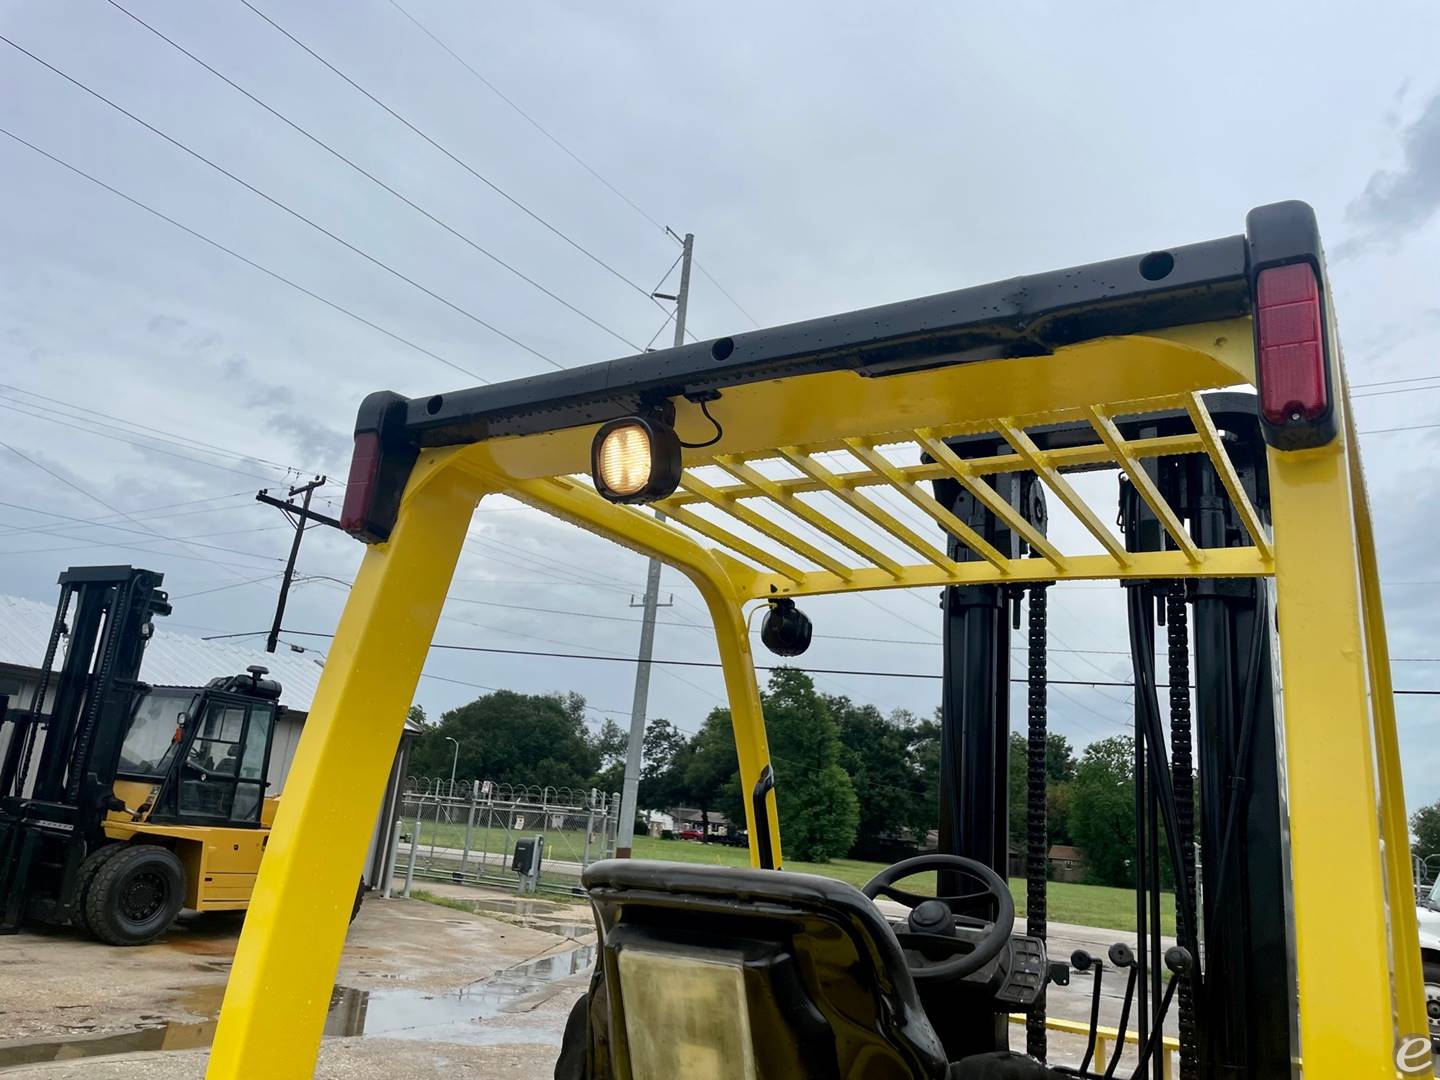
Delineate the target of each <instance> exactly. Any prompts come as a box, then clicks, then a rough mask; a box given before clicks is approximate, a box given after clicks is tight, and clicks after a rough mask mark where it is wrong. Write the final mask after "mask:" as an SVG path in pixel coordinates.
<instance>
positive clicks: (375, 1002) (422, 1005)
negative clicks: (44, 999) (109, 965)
mask: <svg viewBox="0 0 1440 1080" xmlns="http://www.w3.org/2000/svg"><path fill="white" fill-rule="evenodd" d="M594 962H595V946H594V945H582V946H580V947H579V948H577V949H572V950H570V951H568V952H563V953H558V954H556V955H554V956H545V957H541V958H540V959H538V960H529V961H526V962H525V963H522V964H516V965H515V966H513V967H510V968H506V969H505V970H504V971H500V972H497V973H496V974H494V975H492V976H490V977H489V978H486V979H481V980H480V981H479V982H476V983H472V984H471V985H470V986H466V987H462V988H461V989H459V990H456V991H452V992H450V993H442V994H431V993H425V992H423V991H420V990H356V989H353V988H351V987H346V986H337V987H336V988H335V992H334V994H332V995H331V998H330V1012H329V1015H328V1017H327V1018H326V1020H325V1034H326V1035H327V1036H355V1035H383V1036H385V1037H387V1038H392V1039H406V1038H408V1039H438V1040H440V1041H448V1042H464V1043H467V1044H471V1045H482V1046H483V1045H498V1044H500V1043H504V1042H510V1041H516V1040H520V1041H525V1042H535V1041H536V1035H535V1033H533V1032H530V1031H528V1030H523V1029H518V1028H514V1027H506V1026H504V1025H484V1024H480V1023H477V1021H484V1020H490V1019H493V1018H495V1017H497V1016H500V1015H501V1014H503V1013H504V1012H505V1010H506V1009H507V1007H509V1006H510V1005H512V1004H514V1003H515V1002H516V1001H519V1000H520V999H522V998H525V997H529V996H530V995H532V994H535V993H537V992H539V991H540V990H542V989H544V987H545V986H546V985H547V984H548V983H552V982H554V981H556V980H557V979H563V978H565V977H567V976H569V975H577V974H580V973H581V972H583V971H586V970H588V969H589V968H590V966H591V965H592V964H593V963H594ZM219 992H220V991H219V989H218V988H217V989H211V988H206V990H205V991H202V992H201V994H200V995H198V996H197V997H196V998H195V999H194V1000H193V1001H191V1002H188V1003H187V1006H188V1007H189V1008H192V1009H196V1011H200V1008H199V1007H200V1006H207V1007H208V1008H212V1009H218V1005H219V1001H218V996H219ZM215 1027H216V1021H215V1020H214V1019H210V1020H201V1021H199V1022H196V1023H181V1022H177V1021H172V1022H169V1023H164V1024H157V1025H154V1026H149V1027H142V1028H138V1029H136V1030H132V1031H123V1032H120V1033H118V1034H114V1035H87V1034H72V1035H62V1036H55V1037H52V1038H48V1039H37V1040H34V1041H28V1042H15V1043H9V1044H0V1069H7V1068H12V1067H14V1066H17V1065H33V1064H36V1063H39V1062H44V1061H71V1060H75V1059H77V1058H88V1057H103V1056H106V1055H109V1054H131V1053H135V1052H137V1051H141V1050H193V1049H196V1048H198V1047H204V1046H209V1045H210V1042H211V1040H212V1039H213V1038H214V1037H215ZM540 1041H548V1040H546V1039H544V1038H542V1039H541V1040H540Z"/></svg>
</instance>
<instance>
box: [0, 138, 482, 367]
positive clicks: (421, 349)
mask: <svg viewBox="0 0 1440 1080" xmlns="http://www.w3.org/2000/svg"><path fill="white" fill-rule="evenodd" d="M0 135H5V136H8V137H9V138H11V139H13V140H15V141H16V142H18V143H19V144H20V145H21V146H24V147H27V148H29V149H31V150H34V151H35V153H37V154H39V155H40V156H41V157H43V158H48V159H49V160H50V161H53V162H54V163H55V164H56V165H59V166H60V167H61V168H62V169H69V170H70V171H71V172H72V173H74V174H75V175H76V176H79V177H82V178H83V179H86V180H89V181H90V182H91V183H92V184H94V185H95V186H96V187H100V188H104V189H105V190H106V191H108V192H110V194H112V195H115V196H118V197H119V198H121V199H124V200H125V201H126V202H128V203H129V204H130V205H131V206H136V207H139V208H140V209H141V210H144V211H145V212H146V213H147V214H153V215H154V216H155V217H157V218H159V219H160V220H161V221H163V222H165V223H166V224H168V225H173V226H175V228H177V229H179V230H180V231H181V232H183V233H187V234H189V235H190V236H193V237H194V238H195V239H196V240H200V241H203V242H204V243H207V244H209V245H210V246H211V247H213V248H215V249H216V250H218V251H223V252H224V253H225V254H226V255H229V256H230V257H231V258H232V259H238V260H239V261H240V262H242V263H244V264H245V265H246V266H248V267H250V268H251V269H252V270H259V271H260V272H261V273H262V274H265V275H266V276H267V277H271V278H274V279H275V280H276V281H278V282H280V283H281V284H282V285H288V286H290V288H292V289H294V290H295V291H296V292H301V293H304V294H305V295H306V296H308V297H310V299H312V300H318V301H320V303H322V304H324V305H325V306H326V307H328V308H332V309H334V310H335V311H338V312H340V314H342V315H346V316H349V317H350V318H352V319H354V320H355V321H356V322H358V323H361V324H362V325H364V326H368V327H369V328H370V329H371V330H377V331H379V332H380V333H382V334H384V335H385V336H386V337H388V338H390V339H391V340H393V341H398V342H399V343H400V344H402V345H406V346H408V347H409V348H412V349H414V350H415V351H416V352H418V353H424V354H425V355H426V356H428V357H430V358H431V359H432V360H438V361H440V363H442V364H444V365H445V366H446V367H448V368H454V369H455V370H456V371H458V372H460V373H462V374H464V375H469V376H470V377H471V378H472V379H476V380H478V381H480V382H482V383H488V382H489V381H490V380H489V379H486V378H485V377H483V376H481V375H477V374H476V373H475V372H473V371H471V370H470V369H469V368H464V367H461V366H460V365H459V364H457V363H455V362H454V361H453V360H447V359H445V357H443V356H441V355H440V354H439V353H436V352H431V351H430V350H429V349H427V348H425V346H423V345H417V344H416V343H415V342H413V341H411V340H410V339H409V338H405V337H401V336H400V335H399V334H397V333H395V332H394V331H393V330H387V329H385V327H383V326H380V325H379V324H377V323H373V322H371V321H370V320H369V319H367V318H365V316H363V315H357V314H356V313H355V312H353V311H351V310H350V309H349V308H347V307H342V306H341V305H340V304H337V303H336V302H335V301H334V300H329V299H326V298H325V297H323V296H321V295H320V294H319V293H316V292H311V291H310V290H309V289H307V288H306V287H305V286H304V285H301V284H298V283H297V282H294V281H291V280H290V279H289V278H287V277H285V276H284V275H283V274H280V273H277V272H276V271H274V270H271V269H270V268H269V267H267V266H261V265H260V264H259V263H257V262H255V261H254V260H253V259H247V258H246V257H245V256H244V255H241V254H240V253H239V252H238V251H235V250H233V249H232V248H228V247H226V246H225V245H224V244H222V243H220V242H219V241H218V240H212V239H210V237H208V236H206V235H205V234H204V233H201V232H196V231H195V230H194V229H192V228H190V226H188V225H182V224H181V223H180V222H178V221H176V220H175V219H174V218H172V217H170V216H168V215H166V214H163V213H161V212H160V211H159V210H156V209H155V208H154V207H153V206H147V205H146V204H145V203H143V202H141V201H140V200H139V199H137V198H135V197H134V196H133V195H127V194H125V192H123V191H121V190H120V189H119V188H113V187H111V186H110V185H109V184H107V183H105V181H104V180H100V179H98V178H96V177H94V176H91V175H90V174H89V173H87V172H85V171H84V170H83V169H79V168H77V167H76V166H74V165H71V164H70V163H69V162H68V161H64V160H62V159H61V158H58V157H56V156H55V155H54V154H52V153H50V152H49V151H48V150H42V149H40V147H38V146H36V145H35V144H34V143H32V142H27V141H26V140H24V139H22V138H21V137H20V136H19V135H16V134H15V133H14V132H13V131H7V130H5V129H4V128H0Z"/></svg>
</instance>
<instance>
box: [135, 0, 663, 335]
mask: <svg viewBox="0 0 1440 1080" xmlns="http://www.w3.org/2000/svg"><path fill="white" fill-rule="evenodd" d="M107 3H109V4H110V6H111V7H113V8H115V9H116V10H117V11H119V12H121V13H123V14H124V15H126V16H128V17H129V18H130V19H132V20H134V21H135V22H136V23H138V24H139V25H141V26H143V27H144V28H145V29H146V30H148V31H150V33H152V34H154V35H155V36H156V37H157V38H159V39H160V40H161V41H163V42H165V43H166V44H167V45H169V46H171V47H172V48H173V49H175V50H176V51H177V52H181V53H183V54H184V55H186V56H188V57H189V58H190V59H191V60H193V61H194V62H195V63H197V64H199V65H200V66H201V67H203V68H204V69H205V70H206V71H208V72H210V74H211V75H214V76H215V77H216V78H217V79H219V80H220V81H222V82H223V83H225V84H226V85H227V86H229V87H231V88H232V89H234V90H235V91H237V92H238V93H240V94H243V95H244V96H245V97H246V98H248V99H249V100H250V101H252V102H254V103H255V104H256V105H258V106H260V108H262V109H264V110H265V111H266V112H268V113H269V114H270V115H271V116H273V117H275V118H276V119H277V120H279V121H281V122H282V123H284V124H286V125H287V126H289V127H290V128H291V129H292V130H294V131H297V132H299V133H300V134H301V135H303V136H305V138H307V139H309V140H310V141H311V142H312V143H314V144H315V145H316V146H318V147H320V148H321V149H322V150H324V151H325V152H326V153H328V154H330V155H331V156H332V157H334V158H336V159H337V160H339V161H341V162H344V163H345V164H346V165H348V166H349V167H350V168H351V169H353V170H355V171H356V172H357V173H359V174H360V175H361V176H363V177H365V178H366V179H367V180H369V181H370V182H371V183H373V184H375V185H376V186H378V187H380V188H383V189H384V190H385V191H388V192H389V193H390V194H391V195H393V196H395V198H397V199H399V200H400V201H401V202H403V203H404V204H405V205H406V206H408V207H410V208H411V209H412V210H414V211H416V212H417V213H419V214H421V215H423V216H424V217H425V218H426V219H427V220H429V221H431V222H433V223H434V224H436V225H438V226H440V228H442V229H444V230H445V231H446V232H448V233H449V234H450V235H451V236H454V237H455V238H456V239H458V240H460V241H462V242H463V243H465V244H467V245H469V246H470V247H471V248H472V249H473V250H475V251H478V252H479V253H480V254H481V255H484V256H485V257H486V258H487V259H490V260H491V261H492V262H494V263H495V264H496V265H498V266H501V267H503V268H504V269H506V270H508V271H509V272H510V273H512V274H514V275H515V276H516V277H518V278H519V279H520V280H521V281H524V282H525V283H526V284H528V285H531V286H533V287H534V288H536V289H538V290H539V291H540V292H542V293H544V294H545V295H546V296H548V297H550V299H552V300H554V301H555V302H556V303H557V304H559V305H561V306H562V307H564V308H566V309H568V310H569V311H572V312H574V313H575V314H576V315H578V316H580V318H582V319H584V320H585V321H586V322H588V323H590V324H591V325H592V326H595V327H598V328H599V329H601V330H603V331H605V333H607V334H609V335H610V336H611V337H613V338H615V339H616V340H617V341H619V342H620V343H621V344H623V345H628V346H629V347H630V348H632V349H635V350H636V351H639V348H640V347H639V346H638V345H636V344H635V343H634V342H633V341H631V340H630V339H629V338H627V337H626V336H625V335H624V334H622V333H620V332H619V331H618V330H615V329H614V328H612V327H610V326H607V325H605V324H604V323H603V322H601V321H600V320H599V319H596V318H595V317H593V316H592V315H590V314H588V313H587V312H584V311H582V310H581V309H580V308H578V307H576V306H575V305H574V304H572V303H570V301H568V300H566V299H565V298H564V297H562V296H559V295H557V294H556V293H554V292H552V291H551V290H550V289H548V288H546V287H545V286H544V285H542V284H541V283H540V282H538V281H536V280H535V279H534V278H532V277H530V276H529V275H528V274H526V273H525V272H524V271H522V270H520V269H518V268H517V267H515V266H512V265H511V264H510V263H508V262H506V261H505V260H504V259H502V258H501V257H500V256H499V255H496V254H495V253H494V252H493V251H491V250H490V249H489V248H487V247H484V246H483V245H481V244H480V243H479V242H477V241H476V240H474V239H472V238H471V237H469V236H466V235H465V234H464V233H462V232H460V230H458V229H456V228H454V227H453V226H451V225H450V224H449V222H446V221H443V220H441V219H440V218H439V217H436V216H435V215H434V214H432V213H431V212H430V211H429V210H426V209H425V208H424V207H423V206H421V205H419V204H418V203H416V202H415V201H414V200H413V199H410V198H409V197H408V196H406V195H403V194H402V193H400V192H399V191H397V190H395V188H393V187H391V186H390V185H389V184H387V183H386V182H385V181H384V180H381V179H380V178H379V177H378V176H376V175H375V174H374V173H372V172H370V171H369V170H367V169H365V168H364V167H363V166H361V165H358V164H356V162H355V161H353V160H352V159H350V158H348V157H346V156H345V155H344V154H342V153H341V152H340V151H339V150H336V149H335V148H334V147H333V146H331V145H330V144H329V143H327V142H325V141H324V140H323V139H321V138H320V137H319V136H317V135H315V134H314V133H313V132H311V131H310V130H309V129H308V128H305V127H302V126H301V125H300V124H297V123H296V122H295V121H294V120H291V119H290V117H288V116H286V115H285V114H284V113H282V112H280V111H279V110H278V109H276V108H274V107H273V106H271V105H269V104H268V103H266V102H264V101H262V100H261V99H260V98H258V97H256V96H255V95H254V94H253V93H251V92H250V91H249V90H246V89H245V87H243V86H241V85H240V84H239V83H237V82H235V80H234V79H231V78H230V77H229V76H228V75H225V74H224V73H223V72H220V71H217V70H216V69H215V68H213V67H211V66H210V65H209V64H208V63H206V62H205V61H204V60H202V59H200V57H198V56H196V55H195V54H194V53H192V52H191V51H190V50H189V49H187V48H185V46H183V45H181V44H180V43H179V42H177V41H175V40H174V39H173V38H170V37H167V36H166V35H165V34H163V33H162V32H161V31H159V30H157V29H156V28H155V27H153V26H151V25H150V24H149V23H148V22H146V21H145V20H144V19H142V18H140V16H138V15H136V14H135V13H134V12H132V11H130V10H129V9H128V8H126V7H125V6H124V5H122V4H121V3H120V2H119V0H107Z"/></svg>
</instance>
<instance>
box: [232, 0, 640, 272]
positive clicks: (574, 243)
mask: <svg viewBox="0 0 1440 1080" xmlns="http://www.w3.org/2000/svg"><path fill="white" fill-rule="evenodd" d="M240 2H241V3H242V4H244V5H245V6H246V7H247V8H249V9H250V10H251V11H252V12H254V13H255V14H256V15H257V16H259V17H260V18H261V19H263V20H264V21H265V22H266V23H268V24H270V26H271V27H273V28H274V29H275V30H276V31H277V32H278V33H280V34H281V35H282V36H284V37H285V38H287V39H288V40H289V41H290V42H291V44H293V45H295V46H296V47H297V48H299V49H300V50H302V51H303V52H305V53H306V54H307V55H309V56H310V57H311V58H312V59H314V60H316V61H317V62H319V63H320V64H321V65H323V66H324V67H325V68H326V69H328V70H329V71H330V72H331V73H333V74H334V75H335V76H336V77H338V78H339V79H341V80H343V81H344V82H345V83H346V84H347V85H349V86H351V87H353V88H354V89H355V90H357V91H358V92H359V93H361V94H362V95H364V96H365V97H366V98H367V99H368V100H369V101H370V102H372V103H373V104H375V105H377V106H379V107H380V108H381V109H383V110H384V111H385V112H386V113H388V114H389V115H390V116H391V117H393V118H394V119H395V120H398V121H399V122H400V123H401V124H403V125H405V127H406V128H408V129H409V130H410V131H412V132H413V133H414V134H416V135H418V136H419V137H420V138H421V139H423V140H424V141H425V142H426V143H428V144H429V145H430V146H432V147H434V148H435V149H436V150H438V151H440V153H442V154H444V155H445V156H446V157H447V158H449V159H450V160H451V161H453V162H454V163H455V164H456V165H459V166H460V167H461V168H462V169H464V170H465V171H466V172H467V173H469V174H470V175H471V176H473V177H474V178H475V179H476V180H479V181H480V182H481V183H482V184H484V185H485V186H486V187H488V188H489V189H490V190H491V191H493V192H495V194H497V195H499V196H500V197H501V198H502V199H504V200H505V201H506V202H508V203H509V204H510V205H511V206H514V207H515V208H516V209H517V210H519V211H521V212H522V213H523V214H525V215H526V216H527V217H529V218H530V219H532V220H533V221H535V222H537V223H538V224H540V225H542V226H544V228H546V229H547V230H549V231H550V232H551V233H553V234H554V235H555V236H558V237H559V238H560V239H561V240H563V241H565V243H567V244H569V245H570V246H571V247H572V248H574V249H575V250H576V251H578V252H580V254H582V255H584V256H585V257H586V258H587V259H589V260H590V261H591V262H593V263H595V264H596V265H597V266H600V267H602V268H603V269H605V270H606V271H607V272H609V273H610V274H612V275H613V276H614V277H615V278H617V279H618V280H620V281H623V282H624V283H625V284H626V285H628V286H630V288H632V289H634V290H635V291H636V292H638V293H640V294H641V295H642V296H644V297H646V298H647V299H648V298H649V295H650V294H649V293H647V292H646V291H645V288H644V286H642V285H639V284H637V283H636V282H634V281H632V280H631V279H630V278H628V277H626V276H625V275H624V274H622V273H621V272H620V271H619V270H617V269H615V267H613V266H611V265H610V264H609V263H608V262H606V261H605V260H604V259H602V258H600V256H598V255H596V254H595V253H594V252H593V251H591V250H590V249H589V248H587V247H585V246H584V245H583V244H581V243H580V242H579V241H578V240H576V239H575V238H574V237H572V236H570V235H568V234H567V233H565V232H563V231H562V230H561V229H559V228H557V227H556V226H554V225H552V224H551V223H550V222H549V221H547V220H545V218H543V217H541V216H540V215H539V214H537V213H536V212H535V211H534V210H531V209H530V207H528V206H526V205H525V204H524V203H522V202H521V201H520V200H519V199H517V198H515V196H513V195H511V194H510V193H509V192H508V191H506V190H505V189H504V188H502V187H500V186H499V185H498V184H496V183H495V182H494V181H492V180H491V179H490V178H489V177H487V176H485V175H483V174H482V173H480V172H478V171H477V170H476V169H475V168H474V167H473V166H472V165H470V163H469V162H467V161H465V160H463V159H462V158H460V157H459V156H457V155H456V154H454V153H452V152H451V151H450V150H448V149H446V148H445V147H444V146H442V145H441V144H440V143H438V142H436V141H435V140H434V139H432V138H431V137H430V136H429V135H427V134H426V133H425V132H423V131H421V130H420V128H418V127H416V126H415V125H414V124H413V123H411V122H410V121H409V120H407V119H406V118H405V117H403V116H401V115H400V113H398V112H396V111H395V110H394V109H392V108H391V107H390V106H389V105H387V104H385V102H383V101H381V100H380V99H379V98H378V97H376V96H375V95H374V94H372V93H371V92H370V91H369V90H367V89H365V87H363V86H361V85H360V84H359V83H358V82H356V81H355V80H354V79H352V78H351V77H350V76H349V75H346V74H345V72H343V71H341V70H340V69H339V68H338V67H336V66H335V65H334V64H332V63H331V62H330V61H329V60H327V59H325V57H323V56H321V55H320V54H319V53H318V52H316V51H315V50H314V49H312V48H311V47H310V46H309V45H306V44H305V43H304V42H303V41H301V40H300V39H299V38H297V37H296V36H295V35H294V34H292V33H291V32H290V31H289V30H286V29H285V28H284V27H283V26H281V25H280V24H279V23H277V22H276V21H275V20H274V19H272V18H271V17H270V16H269V15H266V14H265V13H264V12H263V11H261V10H260V9H259V8H257V7H256V6H255V5H254V4H252V3H251V2H250V0H240Z"/></svg>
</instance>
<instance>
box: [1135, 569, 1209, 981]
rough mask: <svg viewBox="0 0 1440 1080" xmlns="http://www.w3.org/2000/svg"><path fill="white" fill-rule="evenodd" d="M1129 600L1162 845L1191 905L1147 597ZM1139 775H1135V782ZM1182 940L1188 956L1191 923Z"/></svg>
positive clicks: (1193, 950)
mask: <svg viewBox="0 0 1440 1080" xmlns="http://www.w3.org/2000/svg"><path fill="white" fill-rule="evenodd" d="M1127 599H1128V601H1129V611H1128V614H1129V622H1130V659H1131V662H1132V664H1133V665H1134V669H1135V704H1136V708H1137V709H1138V711H1139V712H1140V714H1141V716H1142V718H1143V720H1144V724H1145V731H1146V736H1147V737H1146V739H1145V750H1146V754H1147V757H1148V763H1149V769H1148V770H1147V771H1148V772H1149V774H1150V776H1149V779H1150V782H1151V783H1152V784H1153V785H1154V791H1155V795H1156V798H1157V800H1158V802H1159V806H1160V813H1161V814H1162V816H1163V817H1164V818H1165V846H1166V847H1167V848H1168V849H1169V855H1170V862H1171V865H1172V866H1173V867H1174V868H1175V870H1176V874H1175V899H1176V903H1177V904H1178V905H1179V906H1180V908H1181V910H1183V911H1188V910H1190V907H1191V894H1190V883H1189V882H1188V881H1186V880H1185V875H1184V874H1183V873H1181V872H1180V868H1181V867H1182V865H1183V862H1182V857H1181V853H1180V823H1179V815H1178V813H1177V811H1176V808H1175V789H1174V786H1173V785H1172V784H1171V782H1170V766H1169V763H1168V762H1167V761H1166V760H1165V747H1164V743H1163V740H1164V737H1165V732H1164V728H1163V726H1162V725H1161V723H1160V703H1159V699H1158V698H1157V697H1156V689H1155V658H1154V656H1153V655H1152V653H1151V652H1150V650H1149V649H1147V648H1146V642H1147V641H1148V639H1149V635H1147V634H1146V633H1145V625H1146V624H1145V620H1146V619H1148V618H1149V616H1150V610H1149V605H1148V603H1147V598H1146V596H1145V595H1144V593H1143V592H1142V591H1141V590H1140V589H1139V588H1131V589H1130V595H1129V597H1128V598H1127ZM1139 782H1140V778H1139V777H1137V778H1136V783H1137V785H1138V783H1139ZM1177 929H1178V928H1177ZM1185 936H1186V940H1185V941H1183V942H1181V944H1182V945H1184V946H1185V948H1187V949H1189V950H1190V954H1191V955H1192V956H1195V955H1198V951H1199V950H1198V946H1197V938H1196V934H1195V927H1194V926H1187V927H1185Z"/></svg>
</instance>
